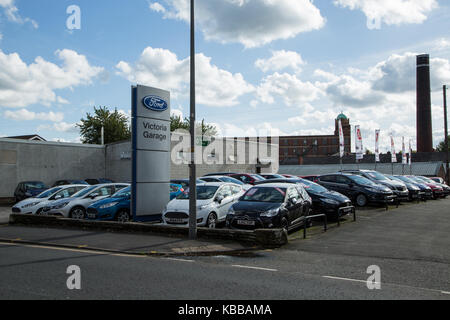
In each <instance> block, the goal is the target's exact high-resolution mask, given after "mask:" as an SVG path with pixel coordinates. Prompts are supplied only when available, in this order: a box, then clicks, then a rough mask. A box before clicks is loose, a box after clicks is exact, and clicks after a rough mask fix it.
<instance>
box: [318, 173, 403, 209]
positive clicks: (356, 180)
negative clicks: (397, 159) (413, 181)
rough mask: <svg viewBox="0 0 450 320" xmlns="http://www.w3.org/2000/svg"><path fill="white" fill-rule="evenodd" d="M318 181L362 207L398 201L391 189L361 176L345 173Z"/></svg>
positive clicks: (324, 176) (324, 177) (331, 175)
mask: <svg viewBox="0 0 450 320" xmlns="http://www.w3.org/2000/svg"><path fill="white" fill-rule="evenodd" d="M317 181H318V182H317V183H319V184H320V185H322V186H324V187H325V188H327V189H329V190H333V191H336V192H339V193H341V194H343V195H346V196H347V197H348V198H350V199H351V200H352V201H353V202H354V203H356V204H357V205H358V206H360V207H364V206H366V205H368V204H369V203H375V204H376V203H377V204H380V203H381V204H387V203H392V202H394V200H395V199H396V196H395V195H394V193H393V192H392V190H391V189H389V188H388V187H386V186H384V185H382V184H377V183H375V182H373V181H371V180H369V179H367V178H364V177H362V176H360V175H355V174H351V173H343V172H342V173H335V174H327V175H323V176H320V177H319V178H318V179H317Z"/></svg>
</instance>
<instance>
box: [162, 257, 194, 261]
mask: <svg viewBox="0 0 450 320" xmlns="http://www.w3.org/2000/svg"><path fill="white" fill-rule="evenodd" d="M166 260H172V261H181V262H195V261H194V260H187V259H178V258H166Z"/></svg>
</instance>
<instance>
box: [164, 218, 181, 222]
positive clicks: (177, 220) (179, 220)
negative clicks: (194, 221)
mask: <svg viewBox="0 0 450 320" xmlns="http://www.w3.org/2000/svg"><path fill="white" fill-rule="evenodd" d="M167 221H168V222H172V223H184V220H183V219H173V218H172V219H167Z"/></svg>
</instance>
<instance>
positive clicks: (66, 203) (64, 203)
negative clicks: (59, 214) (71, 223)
mask: <svg viewBox="0 0 450 320" xmlns="http://www.w3.org/2000/svg"><path fill="white" fill-rule="evenodd" d="M68 204H69V202H63V203H60V204H56V205H54V206H53V207H52V209H61V208H64V207H65V206H67V205H68Z"/></svg>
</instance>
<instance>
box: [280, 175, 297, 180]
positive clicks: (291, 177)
mask: <svg viewBox="0 0 450 320" xmlns="http://www.w3.org/2000/svg"><path fill="white" fill-rule="evenodd" d="M282 176H283V177H285V178H288V179H297V178H298V177H297V176H293V175H292V174H282Z"/></svg>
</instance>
